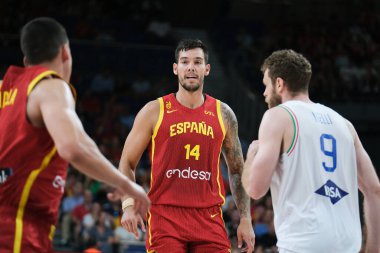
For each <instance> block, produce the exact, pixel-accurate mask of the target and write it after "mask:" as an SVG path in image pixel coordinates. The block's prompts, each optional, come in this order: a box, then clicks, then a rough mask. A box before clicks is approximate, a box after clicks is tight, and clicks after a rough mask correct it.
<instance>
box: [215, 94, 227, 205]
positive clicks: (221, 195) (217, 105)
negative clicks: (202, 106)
mask: <svg viewBox="0 0 380 253" xmlns="http://www.w3.org/2000/svg"><path fill="white" fill-rule="evenodd" d="M221 111H222V110H221V105H220V100H218V99H216V112H217V114H218V119H219V124H220V127H221V128H222V132H223V140H224V137H225V136H226V128H225V127H224V123H223V117H222V112H221ZM222 146H223V141H222V144H221V145H220V151H219V154H221V153H222ZM216 171H217V173H216V182H217V183H218V189H219V190H218V192H219V196H220V197H221V198H222V200H223V203H222V205H224V203H225V202H226V199H225V198H224V196H223V194H222V186H221V185H220V181H219V177H220V158H218V165H217V168H216Z"/></svg>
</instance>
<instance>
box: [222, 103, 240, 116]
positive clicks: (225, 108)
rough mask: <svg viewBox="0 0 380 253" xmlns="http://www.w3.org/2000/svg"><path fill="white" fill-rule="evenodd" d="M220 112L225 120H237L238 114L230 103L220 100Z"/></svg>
mask: <svg viewBox="0 0 380 253" xmlns="http://www.w3.org/2000/svg"><path fill="white" fill-rule="evenodd" d="M220 112H221V114H222V117H223V119H224V120H236V115H235V113H234V111H233V110H232V109H231V107H230V106H229V105H227V104H226V103H224V102H221V101H220Z"/></svg>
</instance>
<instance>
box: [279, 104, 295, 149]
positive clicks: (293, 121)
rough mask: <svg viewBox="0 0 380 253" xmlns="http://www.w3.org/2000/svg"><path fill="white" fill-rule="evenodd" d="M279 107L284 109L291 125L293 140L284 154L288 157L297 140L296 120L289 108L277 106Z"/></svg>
mask: <svg viewBox="0 0 380 253" xmlns="http://www.w3.org/2000/svg"><path fill="white" fill-rule="evenodd" d="M279 107H281V108H282V109H284V110H285V111H287V112H288V113H289V115H290V118H291V119H292V123H293V138H292V142H291V144H290V147H289V148H288V150H287V151H286V154H287V155H288V156H290V155H291V153H292V152H293V150H294V148H295V146H296V144H297V140H298V134H299V125H298V119H297V117H296V115H295V114H294V112H293V111H292V110H291V109H290V108H289V107H287V106H284V105H279Z"/></svg>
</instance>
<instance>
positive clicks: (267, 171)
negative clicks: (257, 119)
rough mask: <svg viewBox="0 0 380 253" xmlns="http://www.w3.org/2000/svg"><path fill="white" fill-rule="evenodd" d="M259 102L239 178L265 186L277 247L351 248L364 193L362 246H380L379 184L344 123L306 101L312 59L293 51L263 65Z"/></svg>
mask: <svg viewBox="0 0 380 253" xmlns="http://www.w3.org/2000/svg"><path fill="white" fill-rule="evenodd" d="M261 70H262V72H263V73H264V78H263V83H264V85H265V92H264V97H265V102H266V103H268V105H269V110H268V111H267V112H266V113H265V114H264V116H263V119H262V122H261V125H260V129H259V140H258V141H253V142H252V144H251V145H250V147H249V150H248V153H247V160H246V162H245V166H244V173H243V176H242V181H243V185H244V188H245V189H246V191H247V193H248V194H249V195H250V196H251V197H252V198H254V199H259V198H261V197H262V196H264V195H265V194H266V192H267V191H268V189H269V187H270V189H271V194H272V200H273V208H274V214H275V215H274V216H275V217H274V223H275V230H276V235H277V239H278V242H277V247H278V248H279V252H280V253H285V252H286V253H288V252H289V253H322V252H323V253H357V252H359V251H360V249H361V243H362V232H361V225H360V215H359V200H358V189H360V190H361V192H362V193H363V195H364V215H365V222H366V227H367V245H366V252H371V253H372V252H380V239H379V238H380V237H379V236H380V215H379V214H380V213H379V212H380V184H379V180H378V177H377V175H376V172H375V169H374V167H373V165H372V162H371V160H370V158H369V156H368V154H367V153H366V151H365V150H364V148H363V146H362V144H361V142H360V140H359V137H358V135H357V133H356V131H355V129H354V127H353V126H352V124H351V123H350V122H348V121H347V120H346V119H344V118H343V117H342V116H340V115H339V114H338V113H336V112H335V111H333V110H332V109H330V108H328V107H326V106H323V105H321V104H318V103H314V102H312V101H311V100H310V99H309V94H308V86H309V81H310V78H311V73H312V71H311V65H310V63H309V61H308V60H307V59H306V58H305V57H303V56H302V55H301V54H298V53H296V52H294V51H293V50H280V51H276V52H274V53H272V55H270V56H269V57H268V58H267V59H266V60H265V61H264V63H263V65H262V68H261Z"/></svg>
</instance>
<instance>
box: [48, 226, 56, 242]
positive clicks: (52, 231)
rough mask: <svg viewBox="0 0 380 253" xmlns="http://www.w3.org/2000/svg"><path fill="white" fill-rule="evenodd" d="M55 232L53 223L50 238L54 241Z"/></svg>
mask: <svg viewBox="0 0 380 253" xmlns="http://www.w3.org/2000/svg"><path fill="white" fill-rule="evenodd" d="M54 233H55V226H54V225H51V226H50V233H49V239H50V241H53V238H54Z"/></svg>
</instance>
